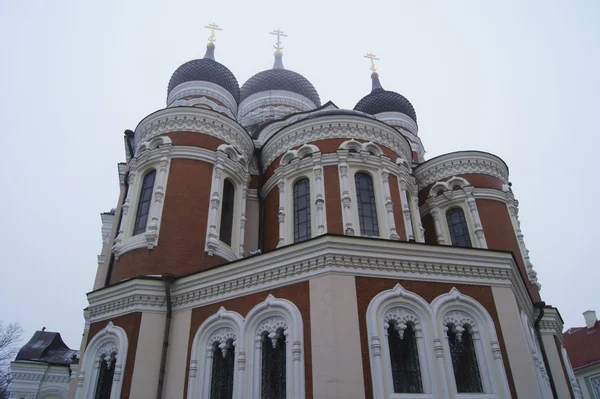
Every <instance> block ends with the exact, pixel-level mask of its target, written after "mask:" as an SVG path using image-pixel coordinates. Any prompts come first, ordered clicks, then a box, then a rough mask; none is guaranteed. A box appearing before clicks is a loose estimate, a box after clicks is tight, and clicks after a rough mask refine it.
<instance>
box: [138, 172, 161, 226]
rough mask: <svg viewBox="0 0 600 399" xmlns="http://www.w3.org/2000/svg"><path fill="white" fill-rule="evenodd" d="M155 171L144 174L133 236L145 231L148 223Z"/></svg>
mask: <svg viewBox="0 0 600 399" xmlns="http://www.w3.org/2000/svg"><path fill="white" fill-rule="evenodd" d="M155 177H156V170H152V171H150V172H148V173H146V176H144V181H143V183H142V190H141V191H140V200H139V202H138V207H137V212H136V215H135V224H134V226H133V235H137V234H141V233H143V232H144V231H146V225H147V222H148V214H149V213H150V203H151V200H152V191H153V190H154V178H155Z"/></svg>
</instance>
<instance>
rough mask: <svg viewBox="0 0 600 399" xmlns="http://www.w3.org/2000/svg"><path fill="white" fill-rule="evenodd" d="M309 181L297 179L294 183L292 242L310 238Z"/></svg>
mask: <svg viewBox="0 0 600 399" xmlns="http://www.w3.org/2000/svg"><path fill="white" fill-rule="evenodd" d="M310 223H311V221H310V182H309V180H308V179H301V180H298V181H297V182H296V183H295V184H294V242H301V241H306V240H308V239H310V236H311V224H310Z"/></svg>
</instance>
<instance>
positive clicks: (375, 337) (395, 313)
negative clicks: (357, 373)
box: [366, 284, 447, 399]
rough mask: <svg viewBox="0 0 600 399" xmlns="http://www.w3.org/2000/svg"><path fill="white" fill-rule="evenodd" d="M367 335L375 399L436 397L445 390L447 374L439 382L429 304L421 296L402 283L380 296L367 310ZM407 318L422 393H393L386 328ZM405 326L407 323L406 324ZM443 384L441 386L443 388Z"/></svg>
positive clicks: (433, 329) (378, 295)
mask: <svg viewBox="0 0 600 399" xmlns="http://www.w3.org/2000/svg"><path fill="white" fill-rule="evenodd" d="M366 317H367V336H368V337H369V360H370V363H371V376H372V384H373V398H374V399H384V398H386V399H387V398H394V399H395V398H398V399H400V398H434V397H436V398H437V397H439V395H440V393H441V392H440V389H443V387H445V386H446V385H447V384H446V383H445V379H444V377H445V375H444V374H441V375H440V377H442V380H441V381H438V378H437V375H436V370H435V363H434V362H433V359H435V354H434V351H433V345H431V343H432V342H434V338H435V337H436V336H435V327H434V324H433V318H432V315H431V309H430V308H429V304H428V303H427V302H426V301H425V300H424V299H423V298H421V297H420V296H418V295H416V294H414V293H412V292H410V291H406V290H404V288H402V286H400V284H396V286H395V287H394V288H393V289H391V290H387V291H383V292H381V293H379V294H377V295H376V296H375V297H374V298H373V299H372V300H371V302H370V303H369V306H368V308H367V314H366ZM397 318H401V319H402V320H404V319H408V320H410V321H412V322H413V324H414V331H415V339H416V340H417V351H418V355H419V366H420V370H421V379H422V383H423V393H422V394H398V393H394V384H393V380H392V373H391V360H390V353H389V343H388V334H387V328H388V327H389V325H388V322H389V320H390V319H397ZM404 326H405V324H404ZM440 385H441V386H440Z"/></svg>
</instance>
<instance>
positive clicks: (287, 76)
mask: <svg viewBox="0 0 600 399" xmlns="http://www.w3.org/2000/svg"><path fill="white" fill-rule="evenodd" d="M282 57H283V54H282V52H281V51H279V50H278V51H276V52H275V63H274V65H273V69H267V70H266V71H262V72H259V73H257V74H256V75H254V76H252V77H251V78H250V79H248V81H247V82H246V83H244V85H243V86H242V91H241V98H240V101H244V100H245V99H246V98H248V97H250V96H251V95H253V94H256V93H260V92H261V91H269V90H285V91H290V92H293V93H296V94H300V95H302V96H304V97H306V98H308V99H309V100H311V101H312V102H313V103H314V104H315V105H316V106H317V107H318V106H320V105H321V99H320V98H319V94H318V93H317V90H316V89H315V87H314V86H313V85H312V83H310V82H309V81H308V79H306V78H305V77H304V76H302V75H300V74H299V73H297V72H294V71H290V70H289V69H285V68H284V67H283V62H282Z"/></svg>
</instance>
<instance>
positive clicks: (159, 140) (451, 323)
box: [69, 24, 575, 399]
mask: <svg viewBox="0 0 600 399" xmlns="http://www.w3.org/2000/svg"><path fill="white" fill-rule="evenodd" d="M208 28H209V29H211V37H210V39H209V44H208V46H207V49H206V54H205V55H204V57H203V58H201V59H196V60H192V61H189V62H186V63H185V64H183V65H181V66H180V67H179V68H177V70H176V71H175V72H174V73H173V75H172V77H171V79H170V81H169V84H168V91H167V106H166V108H164V109H160V110H157V111H155V112H153V113H151V114H150V115H148V116H146V117H145V118H143V119H142V120H141V121H140V122H139V124H138V125H137V127H136V128H135V129H134V130H127V131H126V132H125V138H124V140H125V153H126V159H125V162H124V163H121V164H119V165H118V170H119V184H120V195H119V198H118V199H117V201H116V207H115V209H114V210H113V211H111V212H109V213H106V214H103V215H102V221H103V226H102V231H103V249H102V253H101V254H100V255H99V256H98V272H97V277H96V280H95V284H94V287H93V290H92V291H91V292H89V293H88V301H89V306H88V307H87V308H86V309H85V311H84V313H85V318H86V324H85V330H84V336H83V340H82V346H81V361H80V362H79V366H78V368H77V371H76V372H74V373H73V375H72V379H73V380H72V385H71V390H70V394H69V397H70V398H92V397H97V398H182V399H183V398H189V399H191V398H284V397H285V398H334V397H335V398H357V399H363V398H391V397H394V398H404V397H407V398H408V397H411V398H464V397H469V398H515V399H516V398H517V397H518V398H528V399H537V398H575V396H574V390H573V387H572V385H571V382H570V381H569V378H568V376H567V367H569V366H568V365H567V364H565V363H564V361H563V357H562V355H561V350H562V333H561V332H562V320H561V318H560V315H559V313H558V310H557V309H556V308H554V307H551V306H547V305H545V303H544V302H542V299H541V296H540V292H539V289H540V284H539V282H538V279H537V275H536V273H535V271H534V270H533V267H532V264H531V261H530V258H529V254H528V251H527V249H526V247H525V242H524V238H523V234H522V232H521V227H520V224H519V219H518V201H517V200H516V199H515V195H514V193H513V190H512V187H511V183H510V180H509V170H508V166H507V165H506V164H505V163H504V161H502V159H500V158H499V157H497V156H495V155H493V154H489V153H486V152H480V151H459V152H454V153H449V154H444V155H441V156H438V157H435V158H432V159H429V160H425V149H424V146H423V143H422V142H421V137H420V134H419V131H418V125H417V115H416V111H415V108H414V107H413V105H412V104H411V103H410V101H409V100H408V99H407V98H405V97H404V96H403V95H401V94H399V93H398V92H395V91H391V90H387V89H384V86H385V84H382V81H383V80H384V79H382V78H381V77H380V76H379V73H378V72H377V71H376V67H375V61H376V60H377V58H376V56H375V55H373V54H369V55H367V56H366V57H367V58H368V59H369V60H370V61H371V72H372V74H371V80H372V90H371V92H370V93H368V94H366V95H365V96H364V97H363V98H362V99H360V100H359V101H358V102H357V103H356V106H355V107H354V109H352V110H350V109H340V108H338V107H337V106H336V105H335V104H334V103H332V102H327V103H325V104H321V99H320V97H319V94H318V92H317V90H316V89H315V87H314V86H313V85H312V84H311V83H310V81H309V80H308V79H307V78H306V77H304V76H302V75H301V74H300V73H298V72H294V71H293V70H291V69H287V68H285V67H284V63H283V51H282V49H283V47H282V43H281V40H282V38H284V37H285V34H284V33H283V32H281V31H280V30H277V31H274V32H272V34H274V35H276V36H277V43H276V45H275V50H276V51H275V54H274V64H273V67H272V68H271V69H266V70H264V71H262V72H258V73H257V74H255V75H254V76H252V77H251V78H250V79H248V81H246V82H245V83H244V84H243V85H242V86H241V88H240V85H239V84H238V81H237V79H236V77H235V75H234V74H233V73H232V72H231V70H230V69H229V68H228V67H227V66H225V65H223V64H221V63H219V62H218V51H217V49H216V47H215V32H216V31H218V30H220V29H219V27H218V26H217V25H215V24H212V25H209V26H208ZM219 51H222V50H219ZM240 62H241V61H240ZM265 62H267V60H265ZM230 67H231V68H232V69H235V68H234V67H235V66H233V65H232V66H230ZM289 67H291V68H293V69H296V68H297V69H298V70H301V66H294V65H289ZM384 83H385V82H384ZM427 134H429V135H432V134H435V133H432V132H428V133H427ZM517 173H518V172H517Z"/></svg>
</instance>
